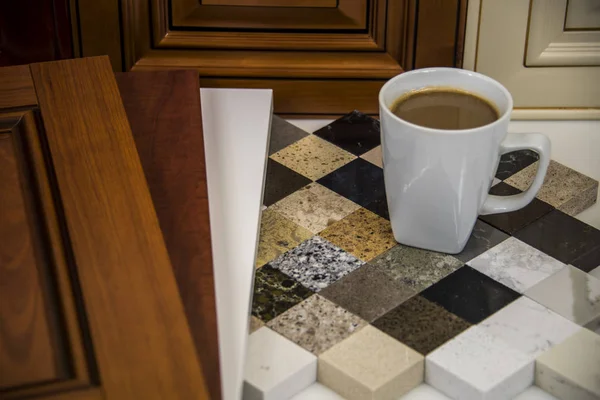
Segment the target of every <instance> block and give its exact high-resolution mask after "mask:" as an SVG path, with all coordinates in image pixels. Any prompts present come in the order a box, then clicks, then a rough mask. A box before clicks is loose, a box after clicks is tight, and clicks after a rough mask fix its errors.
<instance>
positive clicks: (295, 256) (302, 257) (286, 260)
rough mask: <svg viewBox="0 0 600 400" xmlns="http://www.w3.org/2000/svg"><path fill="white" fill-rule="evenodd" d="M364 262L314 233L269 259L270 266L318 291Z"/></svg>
mask: <svg viewBox="0 0 600 400" xmlns="http://www.w3.org/2000/svg"><path fill="white" fill-rule="evenodd" d="M363 264H364V262H363V261H361V260H359V259H357V258H356V257H354V256H353V255H351V254H349V253H347V252H345V251H344V250H342V249H340V248H339V247H336V246H334V245H333V244H331V243H330V242H328V241H327V240H325V239H323V238H322V237H319V236H315V237H313V238H311V239H310V240H307V241H306V242H304V243H302V244H301V245H300V246H298V247H296V248H295V249H293V250H292V251H289V252H287V253H285V254H283V255H282V256H280V257H279V258H277V259H276V260H274V261H272V262H271V266H272V267H273V268H275V269H278V270H280V271H282V272H283V273H285V274H286V275H288V276H290V277H292V278H294V280H296V281H298V282H300V283H301V284H302V285H304V286H305V287H307V288H309V289H311V290H313V291H315V292H318V291H320V290H321V289H323V288H326V287H327V286H328V285H331V284H332V283H333V282H335V281H337V280H338V279H340V278H341V277H343V276H345V275H347V274H349V273H350V272H352V271H354V270H355V269H357V268H358V267H360V266H361V265H363Z"/></svg>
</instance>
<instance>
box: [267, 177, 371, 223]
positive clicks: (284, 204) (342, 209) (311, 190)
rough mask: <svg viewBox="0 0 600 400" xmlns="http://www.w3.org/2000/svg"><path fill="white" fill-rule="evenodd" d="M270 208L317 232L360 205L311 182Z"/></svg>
mask: <svg viewBox="0 0 600 400" xmlns="http://www.w3.org/2000/svg"><path fill="white" fill-rule="evenodd" d="M272 208H273V209H274V210H275V211H277V212H278V213H280V214H281V215H283V216H284V217H286V218H287V219H289V220H290V221H293V222H295V223H297V224H298V225H300V226H303V227H305V228H306V229H308V230H309V231H311V232H313V233H319V232H321V231H322V230H323V229H325V228H327V227H328V226H329V225H331V224H333V223H334V222H337V221H339V220H340V219H342V218H344V217H345V216H346V215H348V214H350V213H352V212H354V211H356V210H358V209H359V208H360V206H359V205H358V204H356V203H354V202H352V201H350V200H348V199H346V198H345V197H343V196H340V195H339V194H337V193H335V192H332V191H331V190H329V189H327V188H326V187H324V186H321V185H319V184H318V183H311V184H310V185H308V186H305V187H303V188H301V189H299V190H298V191H296V192H295V193H293V194H291V195H289V196H288V197H286V198H284V199H283V200H281V201H279V202H277V203H275V204H274V205H273V206H272Z"/></svg>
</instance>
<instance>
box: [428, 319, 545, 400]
mask: <svg viewBox="0 0 600 400" xmlns="http://www.w3.org/2000/svg"><path fill="white" fill-rule="evenodd" d="M425 363H426V366H425V381H426V382H427V383H428V384H429V385H431V386H433V387H434V388H436V389H437V390H439V391H441V392H442V393H444V394H446V395H447V396H449V397H451V398H453V399H469V400H471V399H481V400H484V399H485V400H504V399H511V398H512V397H514V396H516V395H517V394H519V393H521V392H522V391H523V390H525V389H526V388H527V387H529V386H530V385H531V384H532V383H533V377H534V361H533V360H532V359H531V357H529V356H527V355H525V354H523V353H521V352H520V351H517V350H515V349H513V348H512V347H510V346H508V345H507V344H506V343H504V341H503V340H501V339H499V338H496V337H494V336H492V335H490V334H488V333H487V332H485V331H484V330H482V329H481V328H480V327H479V326H473V327H471V328H469V329H467V330H466V331H464V332H463V333H461V334H460V335H458V336H456V337H455V338H454V339H452V340H450V341H449V342H447V343H446V344H444V345H443V346H441V347H439V348H438V349H437V350H435V351H433V352H432V353H430V354H429V355H428V356H427V358H426V360H425Z"/></svg>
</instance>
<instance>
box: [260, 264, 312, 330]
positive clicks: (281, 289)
mask: <svg viewBox="0 0 600 400" xmlns="http://www.w3.org/2000/svg"><path fill="white" fill-rule="evenodd" d="M312 294H313V292H312V291H311V290H309V289H307V288H305V287H304V286H302V285H301V284H300V283H299V282H296V281H295V280H294V279H292V278H290V277H289V276H288V275H286V274H284V273H283V272H281V271H278V270H276V269H274V268H273V267H271V266H270V265H268V264H267V265H265V266H264V267H262V268H259V269H257V270H256V273H255V275H254V294H253V296H252V315H255V316H257V317H258V318H260V319H261V320H263V321H264V322H268V321H270V320H272V319H273V318H275V317H276V316H278V315H280V314H282V313H284V312H285V311H287V310H288V309H290V308H291V307H293V306H295V305H296V304H298V303H300V302H301V301H302V300H304V299H306V298H308V297H309V296H310V295H312Z"/></svg>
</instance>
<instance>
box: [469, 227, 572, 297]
mask: <svg viewBox="0 0 600 400" xmlns="http://www.w3.org/2000/svg"><path fill="white" fill-rule="evenodd" d="M467 265H470V266H471V267H473V268H475V269H476V270H477V271H479V272H481V273H484V274H486V275H487V276H489V277H490V278H493V279H494V280H496V281H498V282H500V283H502V284H504V285H506V286H508V287H509V288H511V289H514V290H516V291H517V292H519V293H523V292H525V291H526V290H527V289H529V288H530V287H532V286H533V285H535V284H536V283H538V282H540V281H541V280H543V279H546V278H547V277H549V276H550V275H552V274H554V273H556V272H558V271H559V270H561V269H562V268H564V267H565V264H563V263H561V262H560V261H558V260H557V259H555V258H552V257H550V256H549V255H547V254H545V253H542V252H541V251H539V250H537V249H535V248H533V247H531V246H529V245H528V244H526V243H523V242H521V241H520V240H519V239H516V238H514V237H511V238H509V239H507V240H505V241H504V242H502V243H500V244H499V245H497V246H496V247H493V248H492V249H490V250H488V251H486V252H485V253H483V254H481V255H479V256H478V257H476V258H475V259H473V260H471V261H469V262H468V263H467Z"/></svg>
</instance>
